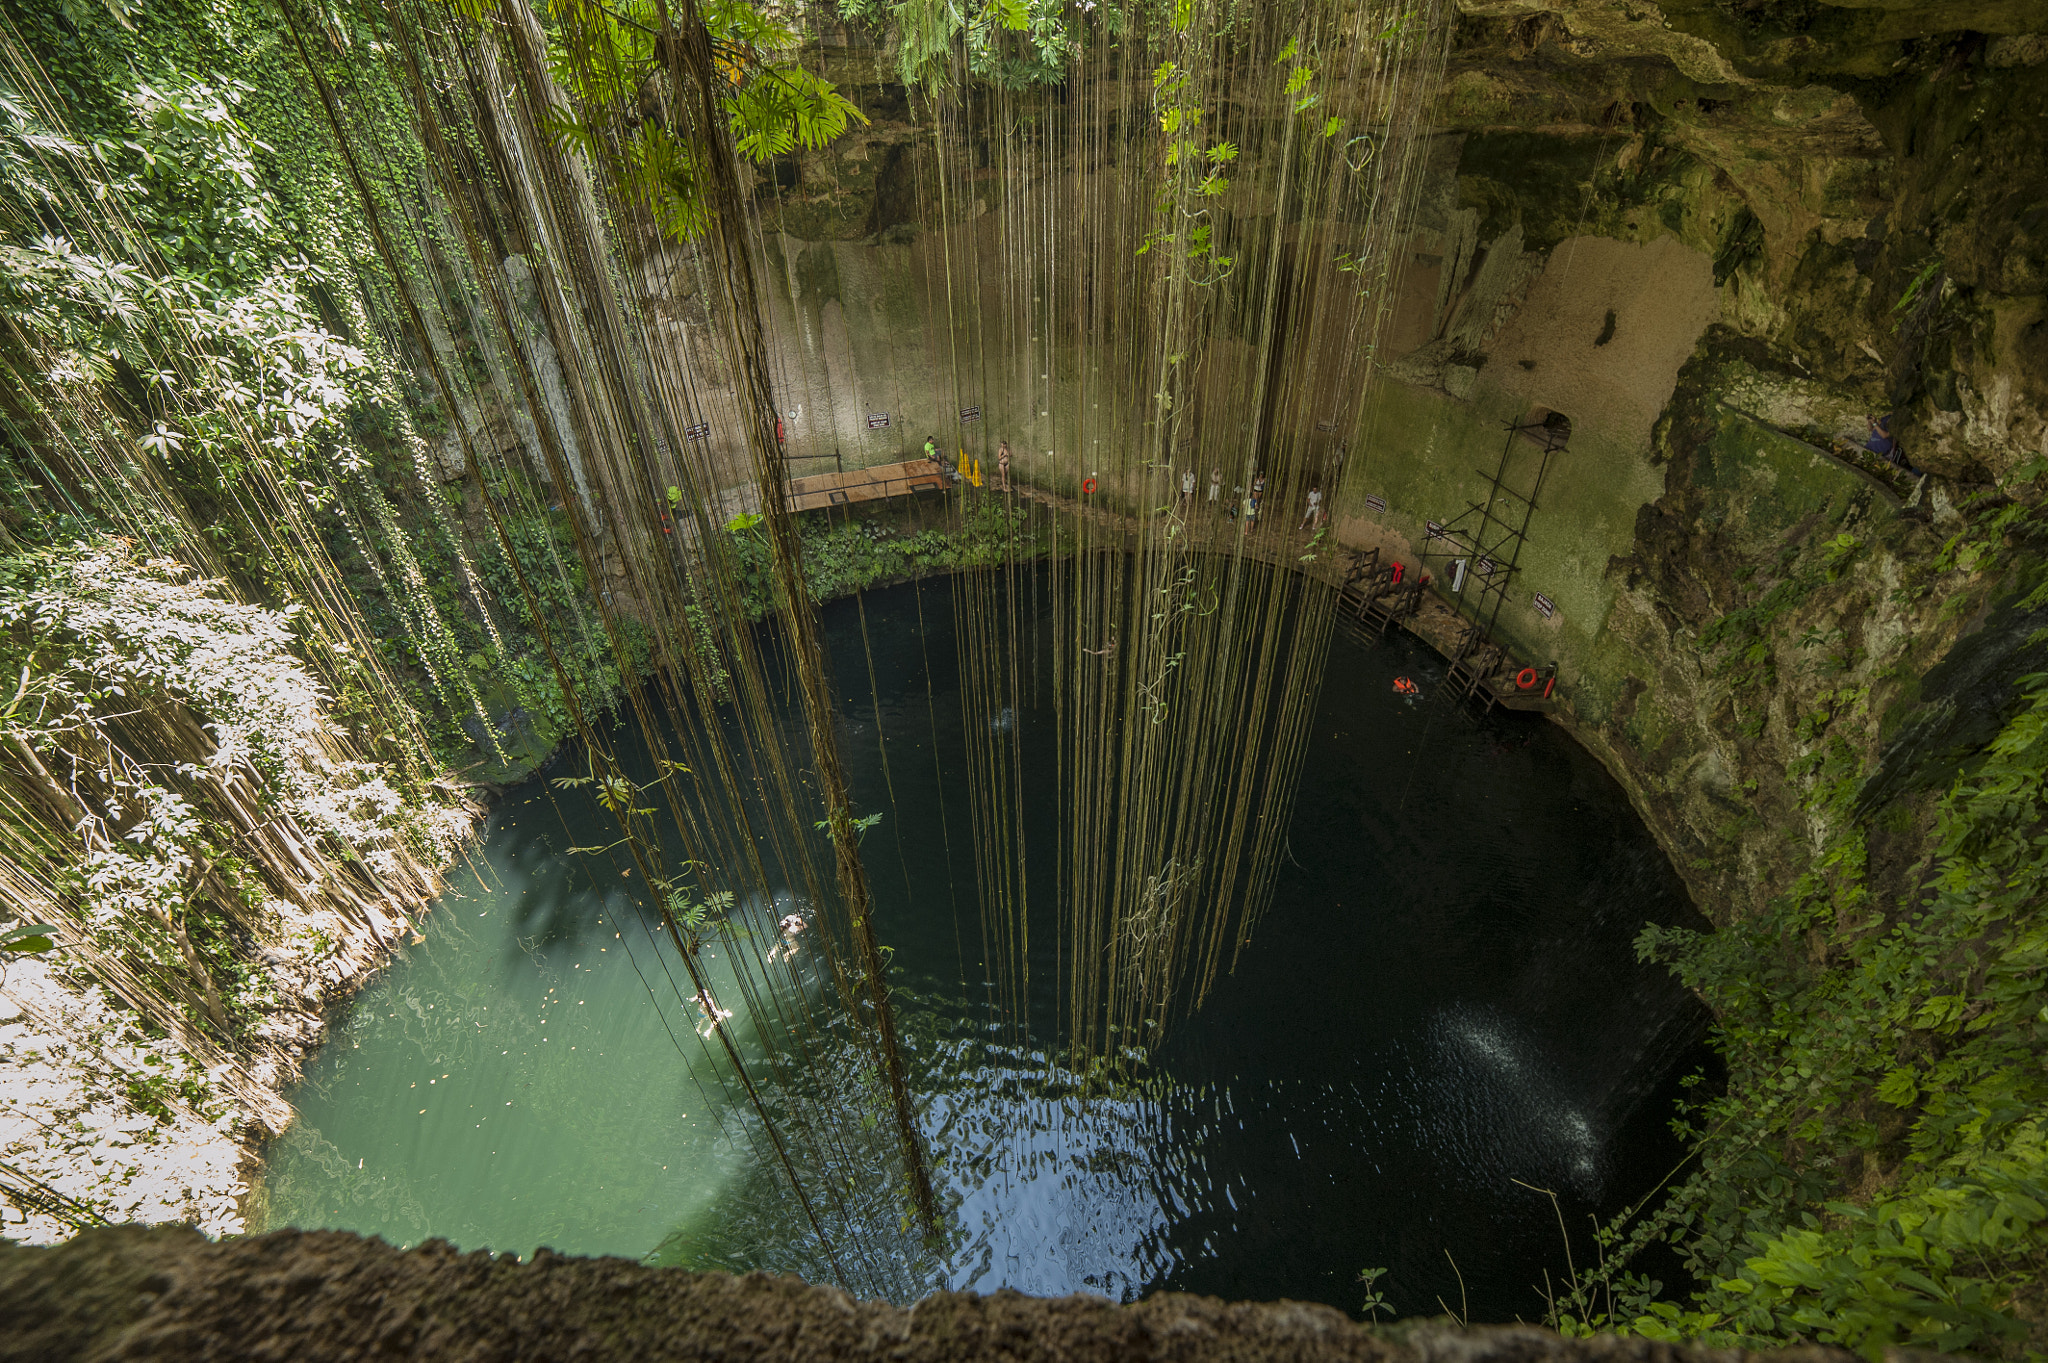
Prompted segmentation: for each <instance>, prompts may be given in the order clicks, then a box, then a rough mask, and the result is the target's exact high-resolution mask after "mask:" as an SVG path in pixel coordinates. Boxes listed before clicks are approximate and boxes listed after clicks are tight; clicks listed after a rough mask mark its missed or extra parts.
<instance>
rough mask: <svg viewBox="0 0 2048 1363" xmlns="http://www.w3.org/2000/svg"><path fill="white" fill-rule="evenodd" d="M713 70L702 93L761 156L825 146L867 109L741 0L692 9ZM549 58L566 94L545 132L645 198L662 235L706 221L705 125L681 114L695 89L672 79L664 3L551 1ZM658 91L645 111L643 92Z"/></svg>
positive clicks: (737, 140)
mask: <svg viewBox="0 0 2048 1363" xmlns="http://www.w3.org/2000/svg"><path fill="white" fill-rule="evenodd" d="M698 12H699V14H701V15H702V17H703V21H704V27H705V36H706V38H707V39H708V41H709V43H710V48H711V59H712V66H713V70H712V71H710V72H705V73H693V74H692V75H691V77H690V79H694V80H711V81H715V82H716V83H717V88H715V89H713V90H710V91H708V92H703V93H708V94H709V95H710V96H711V97H712V98H713V99H714V100H715V101H716V102H717V105H718V107H719V109H720V110H721V112H722V114H723V116H724V119H725V126H724V127H723V128H721V129H719V130H718V135H721V136H729V137H731V139H732V144H733V147H734V149H735V150H737V151H738V152H739V154H740V155H742V156H744V157H746V158H747V159H749V160H751V161H754V162H757V163H759V162H765V161H768V160H771V159H773V158H774V157H777V156H783V155H787V154H788V153H790V152H793V151H796V150H797V149H799V148H815V147H823V146H825V145H827V144H829V143H830V142H832V141H833V140H834V139H835V138H837V137H838V136H839V135H840V134H842V133H844V132H845V131H846V130H847V128H848V127H850V126H852V124H854V123H856V122H860V123H865V122H867V117H866V115H864V114H862V113H861V111H860V110H859V109H858V108H856V107H855V106H854V104H853V102H852V101H851V100H849V99H847V98H846V96H844V95H842V94H840V93H839V91H838V89H837V87H835V86H834V85H833V84H832V82H830V81H828V80H826V79H824V78H823V77H822V76H819V75H817V74H816V73H814V72H811V71H806V70H805V69H804V68H803V67H802V65H800V64H799V63H798V62H797V61H796V59H795V56H794V53H795V51H796V49H797V48H798V47H799V45H800V35H799V34H798V33H797V31H796V30H795V29H793V28H791V27H790V26H789V25H787V24H785V23H784V22H783V21H782V20H781V19H779V18H777V17H775V16H773V15H771V14H769V13H768V12H766V11H764V10H761V9H757V8H755V7H754V6H753V5H751V4H748V3H746V0H705V3H704V4H702V5H701V6H700V7H699V10H698ZM548 15H549V20H550V23H549V29H548V62H549V70H550V71H551V72H552V74H553V75H554V78H555V80H556V82H557V83H558V84H559V85H560V86H561V87H562V88H563V89H564V90H566V91H567V92H568V93H569V96H570V104H569V105H568V106H566V107H564V106H558V107H557V108H555V109H554V110H553V111H552V112H551V113H550V115H549V118H548V130H549V131H550V132H551V133H553V134H554V135H555V136H556V137H557V138H559V139H560V140H561V141H562V142H563V144H564V145H566V146H569V147H572V148H574V149H575V150H577V151H579V152H581V153H582V154H583V155H584V156H586V157H588V158H589V159H590V160H591V161H593V162H595V163H596V164H597V165H599V166H602V167H603V168H604V169H605V171H606V173H607V174H608V175H610V176H611V178H612V179H613V181H614V182H615V183H617V184H618V185H620V186H621V187H622V188H623V189H624V190H625V191H626V193H627V195H628V197H630V198H632V199H635V200H637V201H639V202H640V203H642V204H644V205H645V206H646V208H647V209H648V211H649V213H650V214H651V215H652V216H653V218H654V221H655V224H656V226H657V227H659V228H660V230H661V231H662V232H663V233H664V234H665V235H667V236H669V237H672V238H674V239H675V240H678V241H682V240H687V239H689V238H692V237H696V236H701V235H702V234H703V233H704V232H706V231H707V230H709V228H710V226H711V214H712V206H711V201H710V198H709V196H708V195H707V194H706V192H705V177H706V167H705V161H704V157H705V146H706V144H705V143H704V142H703V140H702V139H703V137H704V136H705V131H704V130H703V129H700V128H697V127H695V126H694V125H693V123H692V122H691V119H692V117H693V116H694V112H695V106H694V103H693V101H694V100H695V99H696V97H697V95H698V94H699V93H700V92H694V91H683V90H679V89H677V88H675V82H676V80H677V79H678V74H679V64H678V63H677V62H675V61H672V60H670V59H669V57H670V54H671V53H672V52H673V51H675V50H677V49H678V48H679V46H680V45H681V44H683V43H684V37H683V35H681V34H680V33H678V32H677V31H676V30H675V29H674V28H673V27H672V24H673V20H674V11H672V10H670V9H669V8H667V7H665V6H663V5H661V4H659V3H658V0H620V3H617V4H610V5H606V4H598V3H594V0H553V3H551V4H550V5H549V7H548ZM649 91H659V92H660V97H659V99H658V101H657V102H656V105H657V107H656V110H655V114H654V116H653V117H649V116H648V109H647V108H646V107H645V102H644V96H645V94H646V93H647V92H649Z"/></svg>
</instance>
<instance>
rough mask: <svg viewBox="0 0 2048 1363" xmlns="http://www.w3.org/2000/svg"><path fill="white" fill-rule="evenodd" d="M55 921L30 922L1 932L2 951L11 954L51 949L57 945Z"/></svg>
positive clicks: (0, 944)
mask: <svg viewBox="0 0 2048 1363" xmlns="http://www.w3.org/2000/svg"><path fill="white" fill-rule="evenodd" d="M57 931H58V928H57V926H56V924H54V923H29V924H26V925H24V926H21V927H17V928H10V929H9V930H8V931H6V932H0V952H5V953H7V954H9V955H15V954H26V953H40V952H45V951H50V950H52V949H54V948H55V947H56V945H57V943H56V940H55V937H54V936H53V934H55V933H56V932H57Z"/></svg>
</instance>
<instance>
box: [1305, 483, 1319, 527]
mask: <svg viewBox="0 0 2048 1363" xmlns="http://www.w3.org/2000/svg"><path fill="white" fill-rule="evenodd" d="M1322 515H1323V490H1322V489H1321V488H1319V487H1312V488H1310V489H1309V490H1308V512H1307V514H1305V515H1304V516H1302V518H1301V523H1302V524H1303V525H1305V526H1307V527H1308V528H1309V529H1311V530H1313V529H1315V528H1316V526H1317V524H1318V523H1320V522H1321V520H1322Z"/></svg>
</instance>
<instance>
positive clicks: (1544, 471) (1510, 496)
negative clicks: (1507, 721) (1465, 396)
mask: <svg viewBox="0 0 2048 1363" xmlns="http://www.w3.org/2000/svg"><path fill="white" fill-rule="evenodd" d="M1505 425H1506V428H1507V439H1506V441H1505V442H1504V443H1503V444H1502V446H1501V451H1500V461H1499V464H1498V466H1497V467H1496V468H1495V469H1494V471H1493V472H1492V473H1491V474H1488V473H1487V472H1486V471H1485V470H1483V469H1474V470H1473V472H1474V473H1476V474H1478V475H1479V477H1480V479H1481V480H1482V481H1483V482H1484V483H1485V485H1486V499H1485V500H1484V501H1475V502H1469V503H1467V505H1466V508H1465V510H1464V511H1462V512H1460V513H1459V514H1458V515H1456V516H1454V517H1453V518H1451V519H1450V520H1449V521H1447V522H1445V523H1443V524H1441V525H1439V524H1438V523H1437V522H1435V521H1430V522H1428V523H1427V524H1426V525H1425V526H1424V535H1423V541H1422V548H1421V551H1420V554H1419V557H1420V559H1421V561H1422V563H1423V565H1425V566H1428V565H1429V564H1430V562H1431V560H1432V559H1434V560H1436V561H1437V562H1438V564H1439V565H1440V566H1438V567H1437V568H1436V569H1435V571H1436V573H1437V578H1438V581H1439V583H1440V584H1441V585H1442V586H1443V588H1444V590H1445V592H1446V594H1447V595H1448V596H1449V597H1450V601H1451V605H1452V607H1453V608H1454V609H1455V610H1456V611H1457V612H1458V614H1459V616H1460V617H1461V618H1462V619H1463V621H1464V628H1463V630H1462V631H1461V632H1460V634H1459V636H1458V639H1457V641H1456V644H1455V645H1454V647H1453V649H1452V653H1451V669H1450V675H1449V676H1448V677H1447V678H1446V679H1445V684H1446V685H1448V686H1450V687H1452V688H1453V689H1454V690H1456V691H1459V692H1460V693H1462V694H1463V695H1465V696H1474V695H1478V696H1481V697H1483V699H1484V700H1485V701H1486V704H1487V707H1488V708H1489V709H1490V708H1492V706H1493V705H1495V704H1498V703H1504V702H1505V703H1511V702H1507V701H1506V698H1505V697H1504V696H1503V695H1502V693H1501V692H1499V691H1497V690H1496V689H1495V688H1494V687H1493V686H1491V685H1489V684H1488V679H1489V678H1490V677H1492V676H1493V675H1494V674H1495V673H1496V672H1497V671H1499V670H1500V668H1501V667H1502V666H1503V665H1504V664H1505V663H1506V661H1507V658H1508V652H1507V649H1506V648H1504V647H1503V646H1501V645H1500V644H1498V643H1496V642H1495V640H1494V626H1495V625H1496V624H1497V623H1498V622H1499V620H1500V608H1501V606H1502V605H1503V604H1504V603H1505V602H1506V601H1507V595H1508V586H1509V584H1510V583H1511V582H1512V581H1513V580H1514V578H1515V575H1516V573H1518V572H1519V571H1520V570H1521V558H1522V545H1523V544H1524V543H1525V542H1526V541H1527V539H1528V536H1529V521H1530V519H1531V518H1532V517H1533V516H1534V515H1535V514H1536V505H1537V503H1536V499H1537V498H1538V497H1540V496H1541V495H1542V493H1543V481H1544V479H1545V478H1546V477H1548V476H1549V473H1550V461H1551V460H1552V459H1554V458H1555V457H1556V456H1558V455H1559V454H1562V453H1564V452H1565V448H1566V444H1567V442H1568V441H1569V440H1570V439H1571V422H1570V420H1569V419H1568V418H1566V417H1564V416H1562V415H1561V414H1559V413H1556V412H1552V413H1550V414H1548V415H1547V416H1545V417H1544V418H1543V419H1542V420H1540V421H1528V422H1514V421H1510V422H1507V423H1505ZM1531 445H1533V446H1534V448H1533V449H1531V448H1529V446H1531ZM1518 455H1520V456H1522V457H1521V458H1520V459H1519V460H1518V459H1517V456H1518ZM1532 458H1533V462H1534V466H1535V468H1534V476H1533V477H1527V476H1526V475H1527V473H1528V465H1529V463H1530V462H1531V459H1532ZM1517 463H1520V464H1521V465H1522V468H1521V469H1519V470H1516V469H1515V465H1516V464H1517ZM1511 472H1517V473H1520V474H1522V475H1525V476H1524V477H1522V478H1520V479H1517V480H1515V481H1511ZM1516 481H1519V482H1521V483H1522V484H1523V486H1525V487H1526V488H1527V491H1523V490H1522V487H1518V486H1516V485H1515V482H1516Z"/></svg>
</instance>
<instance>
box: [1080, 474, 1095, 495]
mask: <svg viewBox="0 0 2048 1363" xmlns="http://www.w3.org/2000/svg"><path fill="white" fill-rule="evenodd" d="M1081 491H1082V493H1083V494H1088V493H1093V492H1094V491H1095V480H1094V479H1093V478H1083V479H1082V480H1081Z"/></svg>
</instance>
